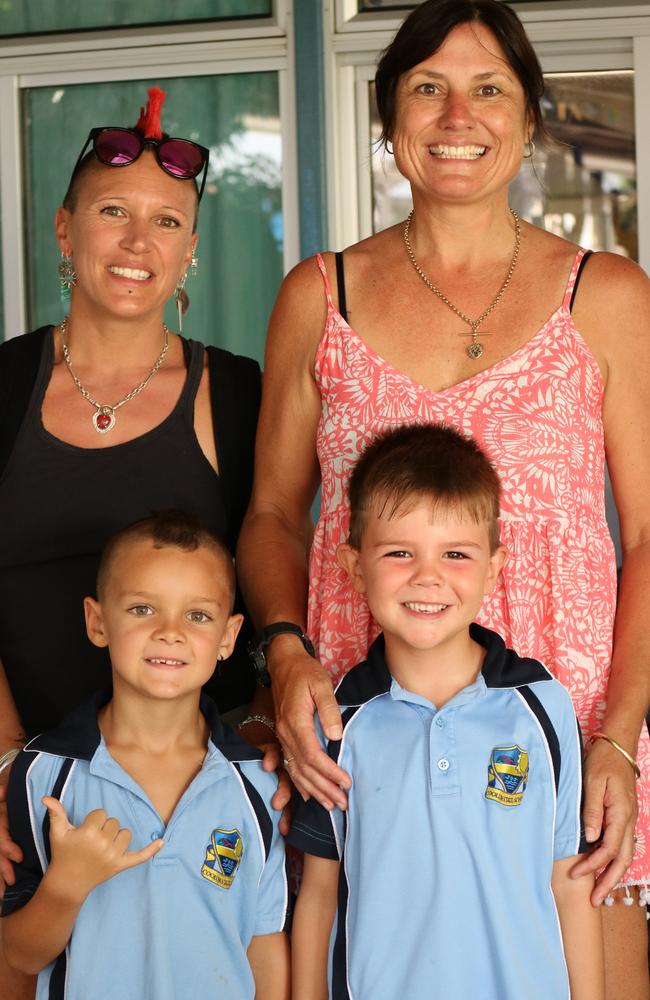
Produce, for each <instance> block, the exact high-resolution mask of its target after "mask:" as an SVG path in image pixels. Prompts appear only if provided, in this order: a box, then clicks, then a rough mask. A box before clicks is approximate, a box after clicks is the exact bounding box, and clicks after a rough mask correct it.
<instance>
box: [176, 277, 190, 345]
mask: <svg viewBox="0 0 650 1000" xmlns="http://www.w3.org/2000/svg"><path fill="white" fill-rule="evenodd" d="M186 281H187V271H186V272H185V273H184V274H182V275H181V277H180V278H179V279H178V283H177V285H176V292H175V293H174V295H175V298H176V312H177V313H178V332H179V333H182V332H183V313H186V312H187V307H188V306H189V304H190V300H189V298H188V295H187V292H186V291H185V282H186Z"/></svg>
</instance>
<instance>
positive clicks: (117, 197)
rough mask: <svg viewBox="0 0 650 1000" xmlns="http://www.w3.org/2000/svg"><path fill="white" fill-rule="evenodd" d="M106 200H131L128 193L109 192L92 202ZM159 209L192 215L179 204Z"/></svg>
mask: <svg viewBox="0 0 650 1000" xmlns="http://www.w3.org/2000/svg"><path fill="white" fill-rule="evenodd" d="M106 200H109V201H123V202H128V201H129V196H128V194H111V193H110V192H109V193H107V194H100V195H98V196H97V197H96V198H94V199H93V201H91V202H90V204H91V205H94V204H96V203H97V202H98V201H106ZM157 211H159V212H178V213H179V214H180V215H184V216H186V218H188V219H189V217H190V216H189V214H188V213H187V212H186V211H185V210H184V209H182V208H180V207H179V206H178V205H160V206H159V208H158V209H157Z"/></svg>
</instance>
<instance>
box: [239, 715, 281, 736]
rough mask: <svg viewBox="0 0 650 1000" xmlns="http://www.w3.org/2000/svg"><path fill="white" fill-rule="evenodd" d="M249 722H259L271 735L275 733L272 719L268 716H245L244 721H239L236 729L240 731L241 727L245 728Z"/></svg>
mask: <svg viewBox="0 0 650 1000" xmlns="http://www.w3.org/2000/svg"><path fill="white" fill-rule="evenodd" d="M250 722H261V723H262V725H263V726H266V727H267V728H268V729H270V730H271V732H272V733H275V722H274V721H273V719H270V718H269V717H268V715H247V716H246V718H245V719H242V720H241V722H240V723H239V725H238V726H237V728H238V729H241V728H242V727H243V726H247V725H248V724H249V723H250Z"/></svg>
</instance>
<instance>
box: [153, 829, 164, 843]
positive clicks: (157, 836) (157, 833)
mask: <svg viewBox="0 0 650 1000" xmlns="http://www.w3.org/2000/svg"><path fill="white" fill-rule="evenodd" d="M161 837H162V831H161V830H154V831H153V833H152V834H151V839H152V841H153V840H159V839H160V838H161Z"/></svg>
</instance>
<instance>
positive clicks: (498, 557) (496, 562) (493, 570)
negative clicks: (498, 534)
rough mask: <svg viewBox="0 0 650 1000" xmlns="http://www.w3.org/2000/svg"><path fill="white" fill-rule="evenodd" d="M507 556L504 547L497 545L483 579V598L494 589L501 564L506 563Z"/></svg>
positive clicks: (501, 567)
mask: <svg viewBox="0 0 650 1000" xmlns="http://www.w3.org/2000/svg"><path fill="white" fill-rule="evenodd" d="M507 555H508V550H507V548H506V547H505V545H498V546H497V547H496V549H495V550H494V552H493V553H492V555H491V556H490V564H489V567H488V573H487V576H486V578H485V586H484V588H483V594H484V596H485V597H487V595H488V594H491V593H492V591H493V590H494V588H495V587H496V585H497V580H498V579H499V574H500V572H501V570H502V569H503V564H504V562H505V561H506V556H507Z"/></svg>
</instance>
